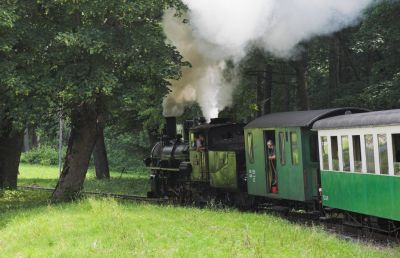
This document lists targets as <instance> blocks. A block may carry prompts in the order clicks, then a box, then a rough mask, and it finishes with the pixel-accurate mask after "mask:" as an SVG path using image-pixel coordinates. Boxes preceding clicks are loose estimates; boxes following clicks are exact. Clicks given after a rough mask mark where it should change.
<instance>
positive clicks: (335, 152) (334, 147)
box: [331, 136, 339, 171]
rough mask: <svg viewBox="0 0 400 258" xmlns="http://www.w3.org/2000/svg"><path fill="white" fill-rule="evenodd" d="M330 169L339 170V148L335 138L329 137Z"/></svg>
mask: <svg viewBox="0 0 400 258" xmlns="http://www.w3.org/2000/svg"><path fill="white" fill-rule="evenodd" d="M331 152H332V169H333V170H336V171H338V170H339V148H338V140H337V136H331Z"/></svg>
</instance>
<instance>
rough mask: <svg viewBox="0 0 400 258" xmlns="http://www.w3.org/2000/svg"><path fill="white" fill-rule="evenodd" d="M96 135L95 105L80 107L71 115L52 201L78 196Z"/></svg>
mask: <svg viewBox="0 0 400 258" xmlns="http://www.w3.org/2000/svg"><path fill="white" fill-rule="evenodd" d="M97 135H98V124H97V112H96V108H95V105H89V104H82V105H80V106H79V107H77V108H76V110H74V111H73V112H72V114H71V134H70V137H69V140H68V148H67V154H66V156H65V160H64V166H63V169H62V172H61V175H60V178H59V180H58V183H57V186H56V189H55V190H54V192H53V195H52V198H53V200H54V201H69V200H73V199H75V198H76V197H77V196H78V194H79V192H80V190H81V189H82V188H83V182H84V180H85V177H86V173H87V170H88V167H89V161H90V156H91V154H92V152H93V148H94V145H95V143H96V139H97Z"/></svg>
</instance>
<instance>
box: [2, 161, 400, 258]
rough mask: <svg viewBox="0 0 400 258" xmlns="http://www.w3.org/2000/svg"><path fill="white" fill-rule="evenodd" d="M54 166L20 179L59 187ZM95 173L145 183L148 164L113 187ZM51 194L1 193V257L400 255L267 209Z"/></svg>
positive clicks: (27, 170) (24, 170)
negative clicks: (53, 199)
mask: <svg viewBox="0 0 400 258" xmlns="http://www.w3.org/2000/svg"><path fill="white" fill-rule="evenodd" d="M54 171H55V174H56V175H57V169H56V168H53V167H37V166H30V165H23V166H21V175H20V176H21V181H20V182H21V184H25V185H42V186H47V187H51V186H54V183H55V182H56V180H55V179H54V178H53V174H54ZM36 173H37V174H36ZM92 174H93V173H89V178H88V181H87V182H86V184H85V189H86V187H87V190H89V189H90V190H91V191H92V190H101V191H103V190H106V191H108V190H112V191H113V192H119V193H132V194H137V193H139V192H140V191H142V193H143V192H144V191H143V190H144V189H145V188H144V187H143V185H142V184H144V181H143V182H142V180H143V178H145V174H144V173H142V172H138V173H137V175H135V174H134V173H130V174H123V175H122V178H119V176H120V175H119V174H118V173H113V174H112V176H113V178H112V179H111V180H110V181H109V182H108V183H110V184H113V186H112V187H111V186H105V185H103V183H98V182H97V183H96V182H95V180H94V179H93V178H91V176H90V175H92ZM35 176H36V177H35ZM114 177H115V178H114ZM117 179H120V180H122V181H118V180H117ZM41 180H43V181H41ZM114 180H115V181H114ZM123 181H126V182H123ZM104 184H106V182H104ZM118 184H120V185H121V187H122V188H121V189H120V190H117V186H118ZM129 186H132V187H135V186H138V187H139V189H141V190H140V191H139V190H133V189H131V190H129V189H128V188H129ZM140 187H141V188H140ZM48 197H49V193H47V192H41V191H5V192H1V193H0V257H40V258H41V257H400V248H393V247H382V246H375V245H373V244H368V243H365V242H358V241H355V240H344V239H342V238H340V237H338V236H336V235H334V234H330V233H327V232H325V231H324V230H323V229H321V228H319V227H304V226H301V225H296V224H292V223H290V222H288V221H286V220H284V219H281V218H278V217H275V216H272V215H267V214H255V213H245V212H239V211H236V210H232V209H226V210H221V209H220V210H215V209H198V208H186V207H175V206H170V205H152V204H143V203H142V204H139V203H134V202H121V201H117V200H114V199H108V198H106V199H103V198H87V199H82V200H79V201H75V202H72V203H67V204H50V203H49V202H48Z"/></svg>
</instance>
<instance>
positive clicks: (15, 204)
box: [0, 190, 51, 229]
mask: <svg viewBox="0 0 400 258" xmlns="http://www.w3.org/2000/svg"><path fill="white" fill-rule="evenodd" d="M50 195H51V193H49V192H44V191H12V190H6V191H0V229H1V228H3V227H5V226H6V225H7V223H8V221H10V220H12V219H13V218H14V217H15V216H16V215H19V214H21V213H23V212H25V211H29V213H30V211H32V210H36V209H41V208H44V207H47V206H48V204H49V200H50V198H49V197H50Z"/></svg>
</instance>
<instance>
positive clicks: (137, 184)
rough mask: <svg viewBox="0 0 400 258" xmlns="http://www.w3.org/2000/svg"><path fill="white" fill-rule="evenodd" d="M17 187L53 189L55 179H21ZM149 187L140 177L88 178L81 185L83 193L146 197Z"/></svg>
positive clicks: (147, 180)
mask: <svg viewBox="0 0 400 258" xmlns="http://www.w3.org/2000/svg"><path fill="white" fill-rule="evenodd" d="M18 185H19V186H35V187H45V188H54V187H55V186H56V185H57V179H43V178H23V179H20V180H19V181H18ZM149 187H150V186H149V179H148V177H146V176H141V175H139V176H131V177H126V178H115V177H114V178H111V179H109V180H104V179H103V180H98V179H95V178H88V179H86V180H85V183H84V185H83V191H90V192H99V193H113V194H126V195H142V196H146V193H147V191H148V190H149Z"/></svg>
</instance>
